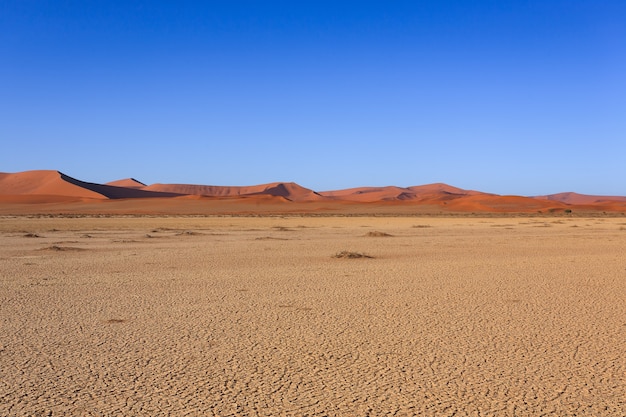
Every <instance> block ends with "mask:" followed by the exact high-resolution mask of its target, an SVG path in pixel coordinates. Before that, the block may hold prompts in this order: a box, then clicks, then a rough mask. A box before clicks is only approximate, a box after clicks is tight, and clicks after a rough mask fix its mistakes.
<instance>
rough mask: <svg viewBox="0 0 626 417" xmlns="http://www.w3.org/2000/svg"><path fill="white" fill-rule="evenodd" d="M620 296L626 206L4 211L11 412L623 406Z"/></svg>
mask: <svg viewBox="0 0 626 417" xmlns="http://www.w3.org/2000/svg"><path fill="white" fill-rule="evenodd" d="M342 253H344V254H348V255H351V256H339V257H338V256H337V255H338V254H342ZM625 300H626V219H625V218H623V217H589V218H585V217H566V216H561V217H533V216H523V217H517V216H505V217H489V216H484V217H480V216H478V217H408V216H405V217H403V216H352V217H351V216H302V215H293V216H279V215H276V216H269V215H268V216H261V217H254V216H249V217H246V216H227V215H224V216H139V215H132V216H89V215H84V216H11V215H5V216H2V217H1V218H0V326H1V327H0V415H2V416H69V415H71V416H122V415H123V416H186V415H188V416H387V415H389V416H391V415H393V416H418V415H426V416H540V415H555V416H623V415H626V302H625Z"/></svg>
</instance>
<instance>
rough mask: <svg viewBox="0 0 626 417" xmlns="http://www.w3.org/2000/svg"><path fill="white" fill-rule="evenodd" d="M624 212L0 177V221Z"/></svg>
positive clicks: (460, 194) (557, 200)
mask: <svg viewBox="0 0 626 417" xmlns="http://www.w3.org/2000/svg"><path fill="white" fill-rule="evenodd" d="M574 210H576V211H579V212H582V211H586V212H611V213H616V214H617V213H620V214H621V213H623V212H626V197H610V196H591V195H582V194H576V193H571V192H570V193H560V194H551V195H544V196H536V197H523V196H502V195H497V194H490V193H484V192H480V191H475V190H464V189H461V188H457V187H453V186H450V185H447V184H443V183H435V184H426V185H418V186H411V187H397V186H387V187H358V188H350V189H344V190H331V191H323V192H316V191H314V190H311V189H309V188H305V187H302V186H300V185H298V184H296V183H293V182H274V183H269V184H261V185H251V186H216V185H194V184H160V183H157V184H152V185H146V184H144V183H142V182H140V181H138V180H136V179H134V178H127V179H122V180H117V181H112V182H109V183H106V184H97V183H92V182H85V181H81V180H78V179H76V178H72V177H70V176H68V175H65V174H63V173H61V172H59V171H54V170H37V171H25V172H19V173H0V213H10V214H19V213H37V212H46V213H54V212H57V213H64V212H72V213H79V212H80V213H119V214H122V213H130V214H133V213H135V214H137V213H155V214H159V213H161V214H176V213H181V214H182V213H185V214H219V213H231V214H237V213H238V214H255V213H266V214H267V213H337V214H350V213H355V214H358V213H369V214H373V213H384V214H394V213H396V214H419V213H422V214H423V213H559V212H561V213H563V212H564V213H570V212H572V211H574Z"/></svg>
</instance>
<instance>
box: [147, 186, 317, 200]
mask: <svg viewBox="0 0 626 417" xmlns="http://www.w3.org/2000/svg"><path fill="white" fill-rule="evenodd" d="M143 189H144V190H149V191H159V192H170V193H178V194H191V195H202V196H209V197H243V196H253V195H271V196H276V197H284V198H286V199H287V200H290V201H319V200H323V199H324V197H322V196H321V195H319V194H318V193H316V192H314V191H312V190H309V189H308V188H304V187H301V186H300V185H298V184H296V183H293V182H289V183H282V182H275V183H271V184H262V185H252V186H243V187H235V186H233V187H229V186H216V185H191V184H152V185H149V186H147V187H144V188H143Z"/></svg>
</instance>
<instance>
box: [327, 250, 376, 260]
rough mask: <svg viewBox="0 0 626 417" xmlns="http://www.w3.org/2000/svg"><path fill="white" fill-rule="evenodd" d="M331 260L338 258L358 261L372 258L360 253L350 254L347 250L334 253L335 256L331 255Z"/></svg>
mask: <svg viewBox="0 0 626 417" xmlns="http://www.w3.org/2000/svg"><path fill="white" fill-rule="evenodd" d="M333 258H339V259H359V258H373V256H370V255H366V254H364V253H360V252H351V251H347V250H342V251H341V252H339V253H336V254H335V255H333Z"/></svg>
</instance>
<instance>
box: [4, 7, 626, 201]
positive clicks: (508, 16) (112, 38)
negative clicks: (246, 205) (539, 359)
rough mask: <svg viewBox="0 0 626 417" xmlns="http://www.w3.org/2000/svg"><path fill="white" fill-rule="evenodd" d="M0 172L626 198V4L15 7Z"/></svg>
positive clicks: (9, 21) (7, 52) (8, 13)
mask: <svg viewBox="0 0 626 417" xmlns="http://www.w3.org/2000/svg"><path fill="white" fill-rule="evenodd" d="M0 144H1V149H0V171H1V172H18V171H25V170H31V169H58V170H60V171H62V172H64V173H66V174H68V175H71V176H74V177H76V178H79V179H81V180H85V181H91V182H108V181H112V180H116V179H121V178H126V177H135V178H137V179H139V180H140V181H143V182H145V183H148V184H150V183H155V182H166V183H196V184H213V185H251V184H259V183H265V182H273V181H295V182H297V183H299V184H301V185H302V186H305V187H308V188H312V189H314V190H317V191H324V190H329V189H340V188H348V187H355V186H383V185H398V186H410V185H419V184H426V183H432V182H445V183H448V184H451V185H455V186H458V187H462V188H468V189H477V190H481V191H486V192H493V193H498V194H518V195H537V194H546V193H554V192H561V191H577V192H581V193H586V194H610V195H626V1H622V0H615V1H610V0H608V1H603V0H589V1H577V0H568V1H565V0H563V1H550V0H536V1H532V0H525V1H505V0H493V1H477V0H465V1H446V0H429V1H426V0H424V1H419V0H415V1H382V0H381V1H341V0H335V1H323V0H317V1H306V0H297V1H294V0H291V1H271V0H265V1H261V0H259V1H238V0H224V1H169V2H165V1H156V0H146V1H112V0H104V1H83V0H80V1H62V0H58V1H36V0H32V1H31V0H0Z"/></svg>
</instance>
